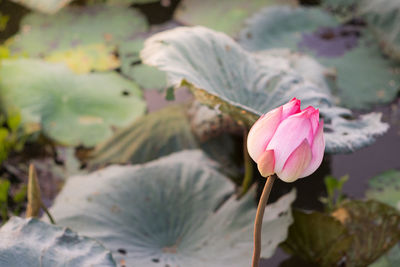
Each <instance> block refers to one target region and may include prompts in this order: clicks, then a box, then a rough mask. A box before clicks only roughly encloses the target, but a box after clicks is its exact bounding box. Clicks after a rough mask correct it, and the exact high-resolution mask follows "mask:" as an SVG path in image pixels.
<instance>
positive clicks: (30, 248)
mask: <svg viewBox="0 0 400 267" xmlns="http://www.w3.org/2000/svg"><path fill="white" fill-rule="evenodd" d="M0 239H1V242H0V265H1V266H9V267H19V266H34V267H36V266H42V267H61V266H63V267H75V266H102V267H107V266H116V264H115V262H114V260H113V258H112V256H111V253H110V252H109V251H107V250H106V249H105V248H104V247H103V246H102V245H101V244H100V243H98V242H97V241H95V240H92V239H89V238H87V237H82V236H79V235H77V234H76V233H74V232H72V231H71V230H69V229H65V228H62V227H59V226H53V225H49V224H47V223H44V222H41V221H39V220H37V219H32V218H31V219H22V218H19V217H12V218H11V219H10V220H9V221H8V222H7V224H5V225H4V226H3V227H2V228H1V229H0Z"/></svg>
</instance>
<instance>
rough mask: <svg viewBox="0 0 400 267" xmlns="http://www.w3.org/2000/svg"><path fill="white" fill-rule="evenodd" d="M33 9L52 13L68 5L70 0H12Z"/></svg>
mask: <svg viewBox="0 0 400 267" xmlns="http://www.w3.org/2000/svg"><path fill="white" fill-rule="evenodd" d="M12 1H13V2H15V3H18V4H20V5H23V6H25V7H27V8H30V9H33V10H35V11H39V12H43V13H47V14H54V13H56V12H57V11H59V10H60V9H61V8H63V7H65V6H66V5H68V4H69V3H70V2H71V1H72V0H12Z"/></svg>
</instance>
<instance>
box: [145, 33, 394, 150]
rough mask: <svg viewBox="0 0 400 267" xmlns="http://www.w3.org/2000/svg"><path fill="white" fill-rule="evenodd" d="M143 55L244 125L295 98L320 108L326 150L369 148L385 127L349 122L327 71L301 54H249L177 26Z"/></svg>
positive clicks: (371, 117) (226, 40)
mask: <svg viewBox="0 0 400 267" xmlns="http://www.w3.org/2000/svg"><path fill="white" fill-rule="evenodd" d="M204 55H207V57H204ZM141 57H142V60H143V61H144V62H145V63H146V64H149V65H152V66H157V67H158V68H159V69H160V70H163V71H165V72H167V75H168V79H169V82H170V83H171V84H173V85H174V86H176V87H179V86H182V85H187V86H189V87H190V88H191V90H192V91H193V92H194V95H195V96H196V98H197V99H198V100H199V101H200V102H202V103H205V104H207V105H210V106H216V107H218V108H219V109H220V110H221V111H223V112H226V113H228V114H229V115H230V116H231V117H232V118H234V119H236V120H239V121H243V122H244V123H245V124H247V125H248V126H250V125H252V124H253V123H254V122H255V120H256V119H257V118H258V117H259V116H260V115H262V114H264V113H266V112H268V111H270V110H272V109H273V108H276V107H277V106H280V105H282V104H284V103H286V102H288V101H289V100H290V99H292V98H293V97H297V98H299V99H301V100H302V104H303V108H304V107H305V106H307V105H313V106H315V107H318V108H320V111H321V114H322V116H323V117H324V118H325V128H326V130H325V136H326V143H327V145H326V150H327V152H335V153H336V152H350V151H353V150H355V149H358V148H361V147H363V146H366V145H369V144H371V143H373V142H374V140H375V137H376V136H378V135H381V134H383V133H384V132H386V130H387V128H388V125H387V124H385V123H382V122H381V120H380V115H379V114H376V113H371V114H367V115H365V116H364V117H362V118H360V119H354V118H352V119H351V120H350V119H348V118H351V117H352V113H351V111H350V110H347V109H344V108H340V107H337V106H335V105H334V102H335V99H334V97H333V96H332V95H331V93H330V89H329V87H328V86H327V80H326V76H325V74H327V73H329V70H327V69H325V68H324V67H323V66H322V65H320V64H319V63H318V62H316V61H315V60H313V59H312V58H310V57H307V56H304V55H300V54H289V56H288V54H287V53H284V54H281V53H277V52H276V51H275V50H273V51H264V52H262V53H250V52H247V51H246V50H244V49H243V48H242V47H240V46H239V45H238V44H237V43H236V42H235V41H233V40H232V39H231V38H230V37H228V36H226V35H225V34H223V33H218V32H214V31H212V30H209V29H206V28H203V27H194V28H187V27H181V28H176V29H173V30H170V31H165V32H162V33H159V34H156V35H154V36H152V37H150V38H149V39H147V40H146V42H145V48H144V49H143V50H142V52H141ZM355 129H357V130H356V131H355Z"/></svg>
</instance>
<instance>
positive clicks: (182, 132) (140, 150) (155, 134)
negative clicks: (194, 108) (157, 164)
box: [90, 106, 199, 166]
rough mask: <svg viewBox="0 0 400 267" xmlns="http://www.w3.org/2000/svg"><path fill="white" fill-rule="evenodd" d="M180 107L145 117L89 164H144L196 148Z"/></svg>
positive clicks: (118, 135) (100, 149)
mask: <svg viewBox="0 0 400 267" xmlns="http://www.w3.org/2000/svg"><path fill="white" fill-rule="evenodd" d="M198 146H199V145H198V142H197V140H196V138H195V137H194V135H193V134H192V131H191V129H190V124H189V122H188V118H187V115H186V112H185V108H184V107H183V106H171V107H167V108H164V109H161V110H159V111H157V112H154V113H150V114H147V115H145V116H143V117H142V118H140V119H138V120H136V121H135V122H134V123H133V124H131V125H130V126H129V127H126V128H124V129H121V130H120V131H119V132H117V133H116V134H115V135H113V136H112V138H111V139H109V140H107V142H105V143H103V144H101V145H100V146H98V147H97V148H96V150H95V151H94V152H93V154H92V160H91V161H90V165H92V166H101V165H105V164H110V163H119V164H123V163H132V164H136V163H144V162H147V161H151V160H154V159H156V158H159V157H162V156H166V155H169V154H171V153H173V152H177V151H180V150H184V149H194V148H198Z"/></svg>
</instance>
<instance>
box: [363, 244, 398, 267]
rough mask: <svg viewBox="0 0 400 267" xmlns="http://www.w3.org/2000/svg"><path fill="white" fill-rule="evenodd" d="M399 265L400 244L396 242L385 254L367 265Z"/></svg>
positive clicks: (382, 266)
mask: <svg viewBox="0 0 400 267" xmlns="http://www.w3.org/2000/svg"><path fill="white" fill-rule="evenodd" d="M398 266H400V245H399V244H397V245H396V246H394V247H393V248H392V249H391V250H389V251H388V252H387V253H386V254H385V255H383V256H382V257H380V258H379V259H378V260H376V261H375V262H374V263H373V264H371V265H370V266H369V267H398Z"/></svg>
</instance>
